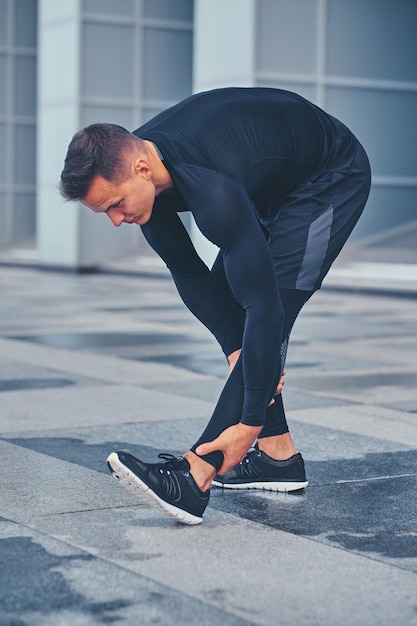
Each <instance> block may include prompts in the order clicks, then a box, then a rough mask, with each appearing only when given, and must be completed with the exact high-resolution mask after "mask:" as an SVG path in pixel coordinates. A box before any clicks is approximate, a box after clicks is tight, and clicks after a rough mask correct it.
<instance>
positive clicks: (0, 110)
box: [0, 54, 7, 115]
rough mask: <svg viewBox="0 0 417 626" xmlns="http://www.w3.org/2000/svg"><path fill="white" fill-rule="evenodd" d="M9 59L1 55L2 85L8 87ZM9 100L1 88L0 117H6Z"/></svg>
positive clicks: (0, 78)
mask: <svg viewBox="0 0 417 626" xmlns="http://www.w3.org/2000/svg"><path fill="white" fill-rule="evenodd" d="M6 75H7V59H6V55H5V54H0V85H6V84H7V83H6V80H7V76H6ZM6 111H7V98H6V90H5V89H4V87H3V88H0V115H6Z"/></svg>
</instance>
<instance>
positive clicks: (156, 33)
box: [143, 28, 193, 101]
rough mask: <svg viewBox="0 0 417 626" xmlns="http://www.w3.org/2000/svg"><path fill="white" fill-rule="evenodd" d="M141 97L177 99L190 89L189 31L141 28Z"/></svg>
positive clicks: (184, 95) (188, 93) (190, 42)
mask: <svg viewBox="0 0 417 626" xmlns="http://www.w3.org/2000/svg"><path fill="white" fill-rule="evenodd" d="M144 36H145V37H144V38H145V46H144V50H146V53H147V59H146V62H145V63H144V66H143V72H144V97H145V98H146V99H151V100H175V101H177V100H181V99H182V98H185V97H186V96H188V95H190V93H191V88H192V86H191V75H192V42H193V39H192V33H191V32H183V31H177V30H175V31H170V30H166V29H159V28H145V33H144Z"/></svg>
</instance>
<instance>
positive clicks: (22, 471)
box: [0, 258, 417, 626]
mask: <svg viewBox="0 0 417 626" xmlns="http://www.w3.org/2000/svg"><path fill="white" fill-rule="evenodd" d="M374 260H375V259H373V258H372V259H371V260H369V259H365V260H363V259H359V261H358V262H360V263H364V264H365V265H366V267H367V268H368V269H369V270H370V269H372V268H371V267H370V263H373V262H374ZM377 261H380V259H377ZM348 265H349V264H346V263H345V265H342V266H340V268H339V269H337V268H336V270H335V274H334V275H330V276H329V279H328V286H327V287H325V288H323V289H322V290H321V291H320V292H319V293H317V294H315V296H314V297H313V299H312V300H311V302H310V303H309V304H308V305H307V307H306V308H305V310H304V311H303V312H302V313H301V315H300V317H299V320H298V321H297V323H296V326H295V328H294V332H293V339H292V343H291V346H290V351H289V355H288V363H287V376H286V384H285V391H284V400H285V404H286V407H287V412H288V419H289V423H290V427H291V431H292V433H293V436H294V439H295V442H296V444H297V446H298V448H299V449H300V450H301V452H302V454H303V456H304V458H305V462H306V468H307V473H308V479H309V487H308V488H307V489H306V490H305V491H304V492H301V493H297V494H293V495H290V494H270V493H263V492H227V491H223V490H221V489H214V488H213V489H212V495H211V500H210V505H209V507H208V509H207V511H206V513H205V517H204V523H203V524H202V525H201V526H197V527H186V526H182V525H180V524H178V523H176V522H175V521H174V520H172V519H171V518H170V517H168V516H165V515H164V514H163V513H161V512H160V511H159V510H158V509H155V508H153V507H151V506H150V505H149V504H148V503H147V502H146V501H141V500H139V499H138V498H136V497H135V496H134V495H132V494H130V493H128V492H126V491H125V490H123V489H122V488H121V487H120V486H119V485H118V484H117V482H116V481H115V480H114V479H113V478H112V477H111V476H110V474H108V472H107V469H106V463H105V460H106V457H107V455H108V454H109V452H111V451H112V450H113V449H127V450H130V451H131V452H132V453H133V454H137V455H138V456H141V457H143V458H145V459H148V460H156V457H157V454H158V453H159V452H160V451H168V452H173V453H181V452H183V451H184V450H185V449H186V448H187V447H188V446H190V445H191V444H192V443H193V441H194V440H195V439H196V438H197V437H198V435H199V433H200V431H201V429H202V428H203V426H204V424H205V423H206V421H207V419H208V418H209V416H210V414H211V411H212V409H213V406H214V404H215V402H216V398H217V396H218V394H219V392H220V390H221V388H222V385H223V382H224V379H225V376H226V374H227V368H226V365H225V362H224V359H223V357H222V356H221V354H220V353H219V350H218V348H217V346H216V344H215V342H214V340H213V339H212V337H211V335H210V334H209V333H208V331H206V330H205V329H204V328H203V327H201V326H200V325H199V323H198V322H197V321H195V320H194V319H193V318H192V317H191V315H190V314H189V313H188V312H187V311H186V309H185V307H184V306H183V304H182V303H181V302H180V300H179V297H178V295H177V293H176V291H175V289H174V287H173V285H172V283H171V281H170V279H169V277H168V276H167V273H166V271H164V270H163V269H162V268H161V267H160V266H158V265H153V264H152V263H150V264H149V266H145V267H143V266H140V263H139V264H138V265H137V266H136V265H135V263H133V262H132V263H130V264H129V265H127V264H126V263H125V264H124V266H123V264H113V265H112V266H109V267H108V268H107V271H105V272H100V273H97V274H86V275H75V274H70V273H63V272H61V273H60V272H48V271H42V270H40V269H39V268H37V267H36V266H34V267H29V266H25V264H20V265H19V263H11V264H9V265H8V264H7V263H3V264H2V265H1V266H0V281H1V293H2V296H1V302H2V306H1V308H0V348H1V349H0V409H1V410H0V451H1V457H2V488H1V499H0V502H1V508H0V516H1V518H0V563H1V568H0V626H61V625H63V626H67V625H68V626H90V625H96V624H115V625H120V626H123V625H129V626H130V625H132V626H137V625H139V626H141V625H144V626H145V625H146V626H147V625H151V624H161V625H163V626H169V625H171V624H172V625H174V624H175V625H178V624H185V625H196V626H204V625H206V624H207V625H210V626H212V625H213V624H222V625H224V626H238V625H242V626H244V625H248V626H249V625H265V626H270V625H279V626H280V625H283V626H284V625H287V624H288V625H297V626H304V625H305V626H327V625H328V626H330V625H331V626H334V625H336V624H337V625H338V626H348V625H352V626H360V625H364V626H373V625H375V626H384V625H386V626H393V625H394V624H395V625H396V626H411V625H413V624H417V497H416V493H417V452H416V450H417V423H416V413H417V307H416V303H417V298H416V293H417V276H416V280H415V281H413V280H412V276H410V277H409V278H408V279H407V281H408V282H407V281H406V282H407V284H405V283H404V282H402V283H401V284H400V287H401V288H399V289H398V290H397V291H395V289H393V285H392V280H391V279H390V281H389V285H387V288H386V289H385V290H384V289H382V287H383V281H382V279H381V278H380V277H379V278H375V272H374V274H373V276H372V275H371V274H372V272H370V274H369V275H368V282H367V284H366V285H365V283H366V280H365V279H366V272H364V271H362V274H361V275H360V276H361V278H360V280H361V289H358V282H357V280H358V272H359V270H360V268H358V266H355V267H353V266H352V265H349V267H350V280H351V286H353V287H354V289H353V290H352V289H347V288H346V281H347V280H348V278H347V276H348V274H347V273H346V268H347V266H348ZM132 267H134V268H136V270H135V271H127V270H128V269H129V270H131V269H132ZM364 267H365V266H364V265H362V270H364ZM381 267H382V266H380V269H381ZM410 267H411V266H410ZM414 267H415V266H414ZM365 269H366V268H365ZM374 269H375V268H374ZM125 270H126V271H125ZM354 270H355V271H356V274H355V271H354ZM397 270H399V271H400V272H401V267H400V266H399V265H397ZM338 271H339V275H338V274H337V272H338ZM340 271H342V272H343V271H345V275H344V276H345V282H344V287H345V289H344V290H337V289H335V287H337V285H338V284H339V283H340V281H339V279H340ZM359 273H360V272H359ZM355 276H356V278H355ZM355 281H356V282H355ZM372 281H373V283H372ZM394 282H395V281H394ZM399 282H400V281H397V285H398V284H399ZM371 283H372V284H371ZM364 285H365V286H366V287H367V288H366V289H364ZM372 287H373V289H372ZM405 296H407V297H405Z"/></svg>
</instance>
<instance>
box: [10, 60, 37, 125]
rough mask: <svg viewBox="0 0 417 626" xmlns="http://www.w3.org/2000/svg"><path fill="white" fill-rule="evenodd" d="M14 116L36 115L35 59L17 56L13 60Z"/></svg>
mask: <svg viewBox="0 0 417 626" xmlns="http://www.w3.org/2000/svg"><path fill="white" fill-rule="evenodd" d="M14 80H15V101H14V110H15V113H16V115H36V59H35V58H34V57H25V56H17V57H16V59H15V74H14Z"/></svg>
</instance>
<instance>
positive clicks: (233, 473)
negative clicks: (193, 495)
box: [211, 447, 308, 491]
mask: <svg viewBox="0 0 417 626" xmlns="http://www.w3.org/2000/svg"><path fill="white" fill-rule="evenodd" d="M211 484H212V485H214V486H215V487H224V488H225V489H267V490H269V491H296V490H297V489H304V487H307V485H308V482H307V480H306V474H305V469H304V460H303V457H302V456H301V454H300V453H299V452H298V453H297V454H294V456H292V457H291V458H289V459H287V460H286V461H275V460H274V459H272V458H271V457H270V456H268V455H267V454H265V453H264V452H262V451H261V450H259V449H258V448H257V447H255V448H254V449H253V450H249V452H248V453H247V455H246V456H245V458H244V459H243V461H242V462H241V463H238V464H237V465H235V466H234V467H232V468H231V469H230V470H229V471H228V472H226V474H224V476H220V475H219V474H217V476H215V478H214V480H213V482H212V483H211Z"/></svg>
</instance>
